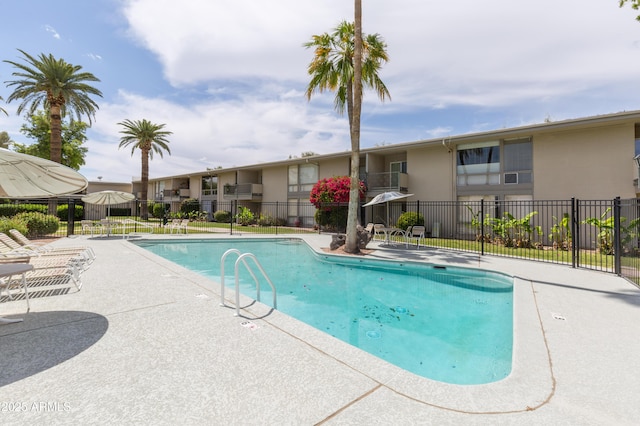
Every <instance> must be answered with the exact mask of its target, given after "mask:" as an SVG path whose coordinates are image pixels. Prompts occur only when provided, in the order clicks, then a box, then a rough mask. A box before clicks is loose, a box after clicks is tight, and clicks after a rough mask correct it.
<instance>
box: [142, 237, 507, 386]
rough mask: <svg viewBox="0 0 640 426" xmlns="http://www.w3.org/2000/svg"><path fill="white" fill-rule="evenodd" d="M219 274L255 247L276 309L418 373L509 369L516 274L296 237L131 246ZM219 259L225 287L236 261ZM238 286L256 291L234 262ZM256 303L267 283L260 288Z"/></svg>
mask: <svg viewBox="0 0 640 426" xmlns="http://www.w3.org/2000/svg"><path fill="white" fill-rule="evenodd" d="M137 245H139V246H140V247H142V248H145V249H147V250H149V251H151V252H153V253H155V254H157V255H159V256H162V257H164V258H166V259H168V260H171V261H173V262H175V263H177V264H180V265H182V266H184V267H186V268H188V269H191V270H193V271H195V272H198V273H200V274H202V275H204V276H206V277H208V278H211V279H212V280H215V281H219V280H220V258H221V256H222V254H223V253H224V252H225V251H226V250H228V249H229V248H235V249H238V250H239V251H240V252H242V253H246V252H249V253H253V254H255V255H256V257H257V259H258V260H259V262H260V264H261V265H262V266H263V267H264V269H265V271H266V273H267V274H268V276H269V277H270V279H271V280H272V282H273V283H274V284H275V286H276V293H277V297H278V310H280V311H282V312H284V313H286V314H288V315H290V316H292V317H294V318H297V319H299V320H301V321H303V322H305V323H307V324H309V325H311V326H313V327H315V328H317V329H319V330H322V331H324V332H326V333H328V334H330V335H332V336H334V337H336V338H339V339H341V340H343V341H345V342H347V343H350V344H352V345H354V346H356V347H358V348H360V349H362V350H365V351H367V352H369V353H371V354H373V355H375V356H378V357H380V358H382V359H384V360H386V361H389V362H391V363H393V364H395V365H397V366H399V367H401V368H404V369H406V370H408V371H411V372H412V373H414V374H418V375H420V376H423V377H427V378H430V379H433V380H438V381H442V382H446V383H452V384H482V383H490V382H494V381H498V380H501V379H503V378H505V377H507V376H508V375H509V373H510V372H511V358H512V345H513V279H512V278H510V277H507V276H505V275H502V274H499V273H495V272H491V271H485V270H476V269H468V268H454V267H446V268H443V267H439V266H434V265H424V264H415V263H400V262H394V261H383V260H370V259H364V258H361V257H344V256H334V255H324V254H318V253H316V252H314V251H313V250H312V249H311V248H310V247H309V246H307V245H306V243H304V242H303V241H301V240H298V239H246V240H245V239H243V240H239V239H233V240H179V241H178V240H170V241H166V240H165V241H163V240H156V241H140V242H137ZM236 259H237V256H228V257H227V260H226V262H225V271H226V275H227V276H226V277H225V282H226V284H227V286H233V285H234V277H233V272H234V263H235V260H236ZM239 275H240V291H241V293H243V294H246V295H247V296H249V297H252V298H253V297H255V287H254V281H253V279H251V276H250V275H249V273H248V272H247V271H246V270H245V269H244V268H240V274H239ZM261 291H262V302H263V303H266V304H268V305H269V304H270V303H271V300H272V298H271V296H272V294H271V289H270V288H269V286H268V285H262V286H261Z"/></svg>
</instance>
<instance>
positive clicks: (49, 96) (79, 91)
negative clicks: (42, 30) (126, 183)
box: [4, 49, 102, 163]
mask: <svg viewBox="0 0 640 426" xmlns="http://www.w3.org/2000/svg"><path fill="white" fill-rule="evenodd" d="M18 51H20V53H22V54H23V55H24V57H25V61H26V62H27V63H26V64H22V63H17V62H13V61H4V62H6V63H9V64H11V65H13V66H14V67H15V68H17V69H18V71H15V72H13V73H12V75H13V76H15V77H19V78H20V80H13V81H7V82H5V83H7V87H11V86H15V89H14V91H13V93H11V95H9V98H7V102H11V101H13V100H16V99H22V103H21V104H20V106H18V114H21V113H22V111H23V110H24V109H25V108H28V113H29V115H30V116H31V115H34V114H35V112H36V110H37V109H38V108H42V109H44V110H46V111H49V113H50V117H51V152H50V159H51V161H55V162H57V163H60V162H62V117H64V116H66V114H67V112H71V113H72V119H73V115H75V117H76V118H77V119H78V121H81V118H82V116H83V115H85V116H87V118H88V119H89V124H91V118H92V117H95V113H96V110H97V109H98V104H96V103H95V102H94V101H93V99H91V98H90V97H89V95H96V96H100V97H102V92H100V90H98V89H96V88H95V87H93V86H92V85H90V84H88V83H87V82H98V81H100V80H99V79H98V78H96V77H95V76H94V75H93V74H91V73H89V72H81V71H80V70H81V69H82V67H81V66H79V65H71V64H69V63H67V62H65V60H64V59H56V58H54V57H53V55H51V54H49V55H48V56H46V55H44V54H40V56H39V57H38V58H34V57H33V56H31V55H29V54H28V53H26V52H25V51H23V50H20V49H18Z"/></svg>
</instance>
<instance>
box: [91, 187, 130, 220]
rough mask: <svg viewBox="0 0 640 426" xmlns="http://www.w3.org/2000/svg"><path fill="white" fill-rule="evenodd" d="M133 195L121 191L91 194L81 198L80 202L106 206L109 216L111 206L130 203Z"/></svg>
mask: <svg viewBox="0 0 640 426" xmlns="http://www.w3.org/2000/svg"><path fill="white" fill-rule="evenodd" d="M134 198H136V197H135V195H133V194H131V193H129V192H123V191H100V192H92V193H91V194H87V195H85V196H84V197H82V201H84V202H85V203H89V204H100V205H103V206H107V216H110V215H111V206H112V205H114V204H123V203H127V202H129V201H132V200H133V199H134Z"/></svg>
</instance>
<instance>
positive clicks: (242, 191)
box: [222, 183, 262, 201]
mask: <svg viewBox="0 0 640 426" xmlns="http://www.w3.org/2000/svg"><path fill="white" fill-rule="evenodd" d="M222 197H223V198H224V199H225V200H254V201H259V200H262V185H261V184H259V183H239V184H236V185H229V184H227V185H225V186H224V187H223V192H222Z"/></svg>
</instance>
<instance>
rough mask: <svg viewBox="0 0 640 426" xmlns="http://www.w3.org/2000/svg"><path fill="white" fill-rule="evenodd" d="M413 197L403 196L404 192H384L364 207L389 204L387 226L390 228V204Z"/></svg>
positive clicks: (409, 195)
mask: <svg viewBox="0 0 640 426" xmlns="http://www.w3.org/2000/svg"><path fill="white" fill-rule="evenodd" d="M412 195H413V194H403V193H402V192H396V191H389V192H383V193H382V194H378V195H376V196H375V197H373V199H371V201H369V202H368V203H367V204H363V205H362V207H368V206H373V205H376V204H382V203H387V224H386V225H387V226H390V225H389V202H390V201H395V200H400V199H402V198H407V197H411V196H412Z"/></svg>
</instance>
